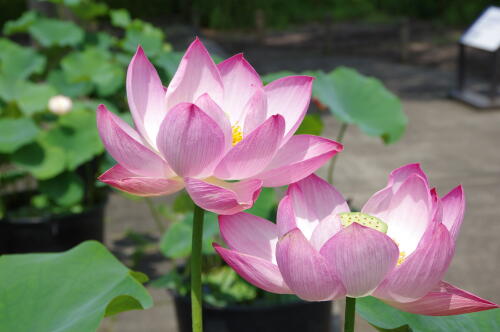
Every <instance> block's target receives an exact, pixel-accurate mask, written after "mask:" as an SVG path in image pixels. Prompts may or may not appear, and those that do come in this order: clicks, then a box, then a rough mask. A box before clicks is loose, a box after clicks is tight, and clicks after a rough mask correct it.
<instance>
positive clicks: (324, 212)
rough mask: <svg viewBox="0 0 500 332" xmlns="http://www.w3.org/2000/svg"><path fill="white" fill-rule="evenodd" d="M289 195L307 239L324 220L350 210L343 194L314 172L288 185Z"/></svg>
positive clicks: (300, 227)
mask: <svg viewBox="0 0 500 332" xmlns="http://www.w3.org/2000/svg"><path fill="white" fill-rule="evenodd" d="M290 141H291V140H290ZM288 195H289V196H290V198H291V199H292V205H293V209H294V211H295V217H296V220H297V227H298V228H299V229H300V230H301V231H302V233H303V234H304V236H305V237H306V238H307V239H310V238H311V236H312V234H313V232H314V229H315V228H316V227H317V226H318V224H319V223H320V222H321V221H322V220H324V219H326V218H329V217H331V216H336V215H338V214H339V213H341V212H348V211H349V207H348V206H347V202H346V201H345V199H344V198H343V197H342V195H341V194H340V193H339V192H338V191H337V190H336V189H335V188H334V187H333V186H332V185H331V184H329V183H328V182H326V181H325V180H323V179H322V178H320V177H319V176H317V175H314V174H311V175H309V176H308V177H306V178H305V179H302V180H300V181H299V182H296V183H292V184H291V185H290V186H289V187H288ZM335 227H336V226H335ZM338 227H340V222H339V224H338ZM336 230H338V228H336ZM325 235H326V234H325ZM328 235H330V234H328ZM331 235H333V234H331Z"/></svg>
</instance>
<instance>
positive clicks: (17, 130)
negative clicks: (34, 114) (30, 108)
mask: <svg viewBox="0 0 500 332" xmlns="http://www.w3.org/2000/svg"><path fill="white" fill-rule="evenodd" d="M38 130H39V129H38V127H37V126H36V124H35V123H34V122H33V120H31V119H28V118H18V119H11V118H0V152H4V153H11V152H14V151H16V150H17V149H18V148H20V147H22V146H24V145H26V144H28V143H31V142H33V141H34V140H35V138H36V136H37V134H38Z"/></svg>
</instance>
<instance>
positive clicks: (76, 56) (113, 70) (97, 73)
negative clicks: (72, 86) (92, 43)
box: [61, 47, 125, 96]
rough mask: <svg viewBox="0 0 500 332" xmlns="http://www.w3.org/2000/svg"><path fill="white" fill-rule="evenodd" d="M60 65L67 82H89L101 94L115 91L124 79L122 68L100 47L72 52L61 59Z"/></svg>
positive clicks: (105, 94)
mask: <svg viewBox="0 0 500 332" xmlns="http://www.w3.org/2000/svg"><path fill="white" fill-rule="evenodd" d="M61 66H62V68H63V72H64V75H65V79H66V80H67V81H68V82H69V83H82V82H91V83H93V84H94V85H95V86H96V87H97V91H98V93H99V95H101V96H107V95H110V94H112V93H114V92H116V91H117V90H119V89H120V88H121V87H122V86H123V84H124V81H125V76H124V68H122V66H121V65H120V64H118V63H117V62H115V61H114V60H113V59H112V57H111V53H110V52H109V51H107V50H105V49H102V48H97V47H88V48H86V49H85V50H84V51H82V52H73V53H71V54H70V55H68V56H67V57H65V58H64V59H63V60H62V61H61Z"/></svg>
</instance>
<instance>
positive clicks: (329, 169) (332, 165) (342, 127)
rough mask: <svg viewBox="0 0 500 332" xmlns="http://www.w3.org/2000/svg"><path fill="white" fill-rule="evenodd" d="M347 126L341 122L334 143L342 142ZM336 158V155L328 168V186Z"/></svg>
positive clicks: (331, 180) (331, 182)
mask: <svg viewBox="0 0 500 332" xmlns="http://www.w3.org/2000/svg"><path fill="white" fill-rule="evenodd" d="M348 126H349V125H348V124H347V123H346V122H342V125H341V126H340V131H339V134H338V135H337V138H336V139H335V141H337V142H339V143H342V141H343V140H344V135H345V132H346V130H347V127H348ZM337 156H338V154H336V155H335V156H333V158H332V160H330V165H329V166H328V174H327V181H328V183H330V184H333V170H334V169H335V162H336V161H337Z"/></svg>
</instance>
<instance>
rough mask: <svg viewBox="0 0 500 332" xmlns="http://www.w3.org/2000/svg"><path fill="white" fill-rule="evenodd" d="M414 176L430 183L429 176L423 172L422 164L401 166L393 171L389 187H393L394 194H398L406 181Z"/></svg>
mask: <svg viewBox="0 0 500 332" xmlns="http://www.w3.org/2000/svg"><path fill="white" fill-rule="evenodd" d="M413 174H417V175H419V176H420V177H421V178H422V179H424V180H425V182H426V183H427V184H428V183H429V180H428V179H427V175H426V174H425V173H424V171H422V168H420V164H418V163H415V164H408V165H405V166H401V167H399V168H396V169H395V170H393V171H392V172H391V174H390V175H389V181H388V183H387V186H392V187H393V192H396V191H397V190H398V189H399V187H400V186H401V185H402V184H403V183H404V182H405V181H406V179H408V178H409V177H410V176H411V175H413Z"/></svg>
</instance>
